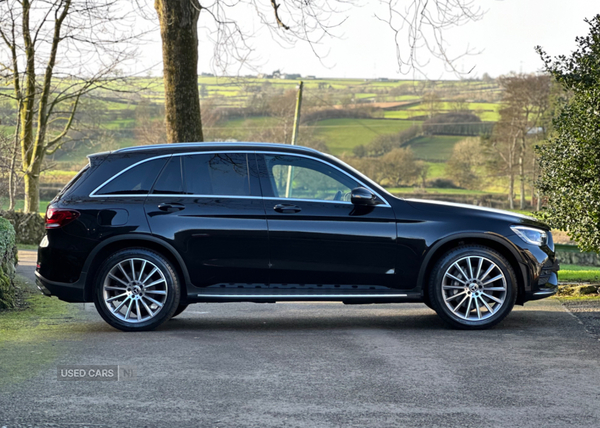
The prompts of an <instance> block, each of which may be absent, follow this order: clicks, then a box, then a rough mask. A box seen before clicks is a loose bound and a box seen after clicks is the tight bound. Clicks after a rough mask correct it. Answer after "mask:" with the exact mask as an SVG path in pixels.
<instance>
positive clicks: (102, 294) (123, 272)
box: [94, 248, 180, 331]
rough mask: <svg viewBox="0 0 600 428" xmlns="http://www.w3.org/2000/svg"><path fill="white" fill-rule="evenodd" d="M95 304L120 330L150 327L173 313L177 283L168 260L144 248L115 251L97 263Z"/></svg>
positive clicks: (175, 308)
mask: <svg viewBox="0 0 600 428" xmlns="http://www.w3.org/2000/svg"><path fill="white" fill-rule="evenodd" d="M96 281H97V282H96V290H95V291H96V292H95V293H94V304H95V305H96V309H97V310H98V313H99V314H100V315H101V316H102V318H104V320H105V321H106V322H107V323H109V324H110V325H112V326H113V327H115V328H118V329H119V330H123V331H145V330H153V329H155V328H156V327H158V326H159V325H161V324H162V323H164V322H165V321H167V320H168V319H169V318H171V317H172V316H173V314H174V313H175V311H176V310H177V307H178V305H179V298H180V286H179V279H178V277H177V273H176V272H175V269H174V267H173V265H172V264H171V262H169V261H168V260H167V259H166V258H164V257H163V256H162V255H160V254H159V253H156V252H154V251H151V250H147V249H144V248H130V249H125V250H121V251H118V252H117V253H115V254H113V255H112V256H111V257H109V258H108V259H107V260H106V261H105V262H104V263H103V264H102V266H101V267H100V269H99V272H98V276H97V280H96Z"/></svg>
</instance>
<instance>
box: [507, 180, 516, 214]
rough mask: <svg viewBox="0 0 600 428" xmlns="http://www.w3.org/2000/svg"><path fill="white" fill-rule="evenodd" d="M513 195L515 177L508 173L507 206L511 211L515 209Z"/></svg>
mask: <svg viewBox="0 0 600 428" xmlns="http://www.w3.org/2000/svg"><path fill="white" fill-rule="evenodd" d="M514 195H515V175H514V174H513V172H512V171H511V172H510V183H509V185H508V206H509V208H510V209H511V210H514V209H515V202H514Z"/></svg>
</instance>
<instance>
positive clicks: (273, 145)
mask: <svg viewBox="0 0 600 428" xmlns="http://www.w3.org/2000/svg"><path fill="white" fill-rule="evenodd" d="M214 146H221V147H227V148H229V147H243V148H247V147H257V148H259V147H265V148H281V146H286V147H290V148H291V147H293V148H295V149H299V150H303V151H309V152H316V153H319V151H318V150H315V149H313V148H311V147H304V146H292V145H290V144H283V143H253V142H231V143H228V142H217V141H215V142H203V143H172V144H153V145H148V146H132V147H125V148H123V149H118V150H115V151H114V152H113V153H123V152H133V151H138V150H156V149H167V148H179V147H183V148H185V147H190V148H193V147H197V148H202V147H214Z"/></svg>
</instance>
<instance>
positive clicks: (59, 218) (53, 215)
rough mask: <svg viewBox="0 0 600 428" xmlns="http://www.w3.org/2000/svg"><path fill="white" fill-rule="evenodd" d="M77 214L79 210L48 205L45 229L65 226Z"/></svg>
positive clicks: (77, 215)
mask: <svg viewBox="0 0 600 428" xmlns="http://www.w3.org/2000/svg"><path fill="white" fill-rule="evenodd" d="M79 215H80V214H79V211H75V210H66V209H63V208H51V207H48V209H47V210H46V229H58V228H59V227H63V226H66V225H67V224H69V223H71V222H72V221H73V220H75V219H76V218H77V217H79Z"/></svg>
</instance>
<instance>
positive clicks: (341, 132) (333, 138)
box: [313, 119, 413, 156]
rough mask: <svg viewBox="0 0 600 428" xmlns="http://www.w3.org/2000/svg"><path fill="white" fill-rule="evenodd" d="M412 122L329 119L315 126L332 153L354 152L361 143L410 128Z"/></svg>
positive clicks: (316, 132)
mask: <svg viewBox="0 0 600 428" xmlns="http://www.w3.org/2000/svg"><path fill="white" fill-rule="evenodd" d="M412 125H413V124H412V122H409V121H401V120H385V119H327V120H321V121H319V122H317V123H315V125H314V126H313V128H314V130H315V136H317V137H319V138H321V139H323V140H324V141H325V144H327V147H328V148H329V150H330V152H331V154H333V155H335V156H340V155H342V154H344V153H346V154H348V155H350V154H352V149H353V148H354V147H355V146H357V145H359V144H369V143H370V142H371V141H373V140H374V139H375V138H376V137H377V136H379V135H383V134H395V133H397V132H400V131H403V130H405V129H408V128H410V127H411V126H412Z"/></svg>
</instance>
